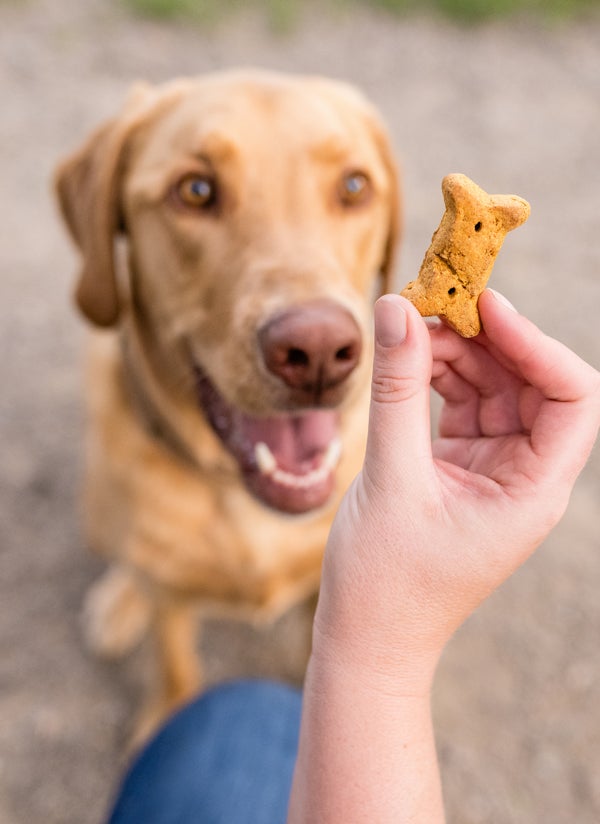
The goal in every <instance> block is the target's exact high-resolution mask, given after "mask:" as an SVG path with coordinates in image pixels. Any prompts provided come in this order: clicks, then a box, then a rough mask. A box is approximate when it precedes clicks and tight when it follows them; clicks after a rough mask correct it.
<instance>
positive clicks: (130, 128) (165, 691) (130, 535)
mask: <svg viewBox="0 0 600 824" xmlns="http://www.w3.org/2000/svg"><path fill="white" fill-rule="evenodd" d="M398 178H399V173H398V169H397V165H396V162H395V159H394V155H393V151H392V148H391V146H390V140H389V137H388V135H387V133H386V129H385V127H384V125H383V124H382V122H381V118H380V116H379V114H378V113H377V111H376V110H375V108H374V107H373V106H372V105H371V104H370V103H369V102H368V101H367V100H366V99H365V98H364V97H363V95H362V94H361V93H360V92H359V91H358V90H356V89H355V88H354V87H352V86H350V85H347V84H345V83H343V82H340V81H334V80H330V79H326V78H320V77H312V76H300V75H298V76H296V75H283V74H278V73H274V72H267V71H262V70H235V69H231V70H225V71H221V72H216V73H213V74H207V75H205V76H200V77H198V78H189V79H188V78H183V79H177V80H174V81H171V82H168V83H165V84H162V85H158V86H150V85H146V84H138V85H136V86H135V87H134V88H133V89H132V91H131V93H130V95H129V97H128V98H127V99H126V101H125V104H124V106H123V108H122V110H121V111H120V113H119V114H117V115H116V116H115V117H114V118H113V119H111V120H109V121H108V122H106V123H104V124H103V125H101V126H100V127H99V128H98V129H97V130H96V131H95V132H94V133H93V134H92V135H91V136H90V137H89V138H88V139H87V141H86V142H85V143H84V144H83V146H82V147H81V148H79V149H78V150H77V151H75V152H74V153H73V154H71V155H70V156H68V157H67V158H66V159H65V160H64V161H63V162H62V163H60V165H59V167H58V169H57V171H56V176H55V188H56V192H57V198H58V203H59V207H60V210H61V213H62V216H63V218H64V221H65V222H66V225H67V227H68V230H69V232H70V235H71V236H72V238H73V240H74V242H75V244H76V246H77V248H78V250H79V252H80V254H81V257H82V261H83V267H82V271H81V274H80V276H79V279H78V282H77V286H76V292H75V299H76V303H77V305H78V307H79V309H80V310H81V312H82V313H83V315H84V316H85V317H86V318H87V320H88V321H89V322H90V324H91V327H92V329H91V334H90V343H89V348H88V357H87V366H86V375H87V390H86V399H87V418H88V427H87V441H86V467H87V468H86V478H85V489H84V513H85V537H86V540H87V542H88V544H89V545H90V546H91V547H92V548H93V549H95V550H97V551H98V552H100V553H102V554H103V555H104V556H105V558H106V559H107V561H108V568H107V571H106V573H105V574H104V576H103V577H101V578H100V579H99V580H98V581H97V582H96V583H95V584H94V585H93V587H92V588H91V590H90V592H89V594H88V596H87V599H86V604H85V610H84V611H85V616H86V626H87V635H88V640H89V642H90V644H91V646H92V647H93V649H94V650H95V651H97V652H99V653H102V654H104V655H113V656H116V655H121V654H125V653H126V652H128V651H129V650H130V649H132V648H133V647H134V646H135V644H136V643H138V642H139V641H140V640H141V638H142V637H143V636H144V635H145V634H146V633H147V632H151V633H152V635H153V636H154V639H155V642H156V661H157V670H158V671H157V676H156V682H155V685H154V686H155V690H154V695H153V697H152V698H148V699H147V701H146V707H145V710H144V713H143V718H142V719H141V720H140V721H139V725H138V726H139V729H140V730H141V731H142V732H141V737H144V736H145V735H147V734H148V733H149V732H150V731H151V730H152V729H153V728H154V727H155V726H156V725H157V724H158V723H159V722H160V721H161V720H162V719H164V718H165V716H167V715H168V714H169V713H170V712H171V711H172V710H173V709H174V708H176V707H177V706H179V705H180V704H182V703H183V702H185V701H186V700H188V699H189V698H190V697H191V696H192V695H193V694H194V693H196V692H197V691H198V690H199V689H200V688H201V685H202V670H201V664H200V661H199V656H198V653H197V650H196V646H197V633H198V619H199V616H201V615H206V614H210V613H212V612H216V613H220V614H223V613H228V614H235V615H239V616H240V617H243V618H250V619H253V620H271V619H273V618H275V617H276V616H278V615H280V614H281V613H282V612H284V611H285V610H287V609H288V608H290V607H291V606H292V605H294V604H296V603H298V602H301V601H302V600H304V599H307V598H308V597H309V596H311V594H314V593H315V592H316V591H317V590H318V585H319V575H320V567H321V561H322V555H323V550H324V547H325V543H326V539H327V534H328V530H329V527H330V524H331V521H332V518H333V515H334V514H335V511H336V508H337V505H338V503H339V501H340V498H341V496H342V494H343V493H344V491H345V490H346V488H347V487H348V485H349V483H350V482H351V480H352V478H353V477H354V476H355V475H356V473H357V472H358V471H359V469H360V466H361V463H362V458H363V455H364V446H365V437H366V419H367V415H368V403H369V378H370V365H371V353H372V343H371V322H372V321H371V313H372V303H373V300H374V298H375V297H376V296H377V295H378V294H379V293H381V292H385V291H390V290H391V288H392V282H393V281H392V278H393V271H394V255H395V251H396V248H397V246H398V238H399V226H400V223H401V215H400V211H401V196H400V191H399V180H398Z"/></svg>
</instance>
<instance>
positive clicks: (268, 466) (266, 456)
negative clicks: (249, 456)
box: [254, 441, 277, 475]
mask: <svg viewBox="0 0 600 824" xmlns="http://www.w3.org/2000/svg"><path fill="white" fill-rule="evenodd" d="M254 457H255V459H256V465H257V466H258V468H259V470H260V471H261V472H262V474H263V475H272V474H273V472H275V470H276V469H277V461H276V460H275V456H274V455H273V453H272V452H271V450H270V449H269V447H268V446H267V444H266V443H264V442H263V441H259V442H258V443H257V444H255V446H254Z"/></svg>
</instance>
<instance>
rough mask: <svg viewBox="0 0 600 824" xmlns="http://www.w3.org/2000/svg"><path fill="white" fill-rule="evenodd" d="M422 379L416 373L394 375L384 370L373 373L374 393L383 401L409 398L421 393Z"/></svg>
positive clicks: (392, 401) (391, 401)
mask: <svg viewBox="0 0 600 824" xmlns="http://www.w3.org/2000/svg"><path fill="white" fill-rule="evenodd" d="M420 389H421V384H420V381H419V380H418V379H417V377H416V376H414V375H401V376H399V375H393V374H390V373H388V372H385V371H383V370H377V371H376V372H374V373H373V385H372V395H373V398H374V400H377V401H381V402H382V403H388V402H389V403H394V402H397V401H403V400H408V399H409V398H412V397H414V396H415V395H417V394H418V393H419V391H420Z"/></svg>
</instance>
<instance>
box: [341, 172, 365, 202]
mask: <svg viewBox="0 0 600 824" xmlns="http://www.w3.org/2000/svg"><path fill="white" fill-rule="evenodd" d="M370 192H371V181H370V180H369V178H368V177H367V175H366V174H365V173H364V172H350V173H349V174H346V175H344V177H343V178H342V181H341V184H340V188H339V195H340V200H341V202H342V203H343V204H344V206H354V205H355V204H358V203H362V202H363V201H364V200H365V199H366V198H367V197H368V195H369V194H370Z"/></svg>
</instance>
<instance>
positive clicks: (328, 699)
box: [288, 655, 445, 824]
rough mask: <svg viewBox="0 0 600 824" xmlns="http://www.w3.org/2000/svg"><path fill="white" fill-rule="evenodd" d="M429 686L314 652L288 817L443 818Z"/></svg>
mask: <svg viewBox="0 0 600 824" xmlns="http://www.w3.org/2000/svg"><path fill="white" fill-rule="evenodd" d="M444 820H445V818H444V811H443V804H442V797H441V788H440V779H439V770H438V763H437V755H436V751H435V741H434V735H433V728H432V721H431V710H430V696H429V689H428V686H426V687H425V688H424V689H423V690H422V691H417V692H416V693H415V694H403V693H402V691H401V690H400V689H399V688H397V685H396V684H393V683H391V682H390V681H389V680H385V681H384V680H381V679H379V678H378V676H375V677H374V678H371V676H370V675H369V674H365V673H361V672H359V671H357V668H356V667H354V668H350V667H344V666H340V665H335V664H333V663H331V662H328V661H326V660H325V661H323V660H322V659H320V658H319V656H316V657H315V656H314V655H313V657H312V658H311V662H310V665H309V669H308V673H307V678H306V685H305V691H304V703H303V715H302V725H301V734H300V748H299V753H298V761H297V765H296V771H295V774H294V783H293V789H292V796H291V802H290V810H289V816H288V824H314V822H316V821H318V822H319V824H358V822H361V823H362V822H365V823H366V822H369V824H370V822H373V821H376V822H377V824H388V822H389V824H404V822H427V824H443V822H444Z"/></svg>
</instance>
